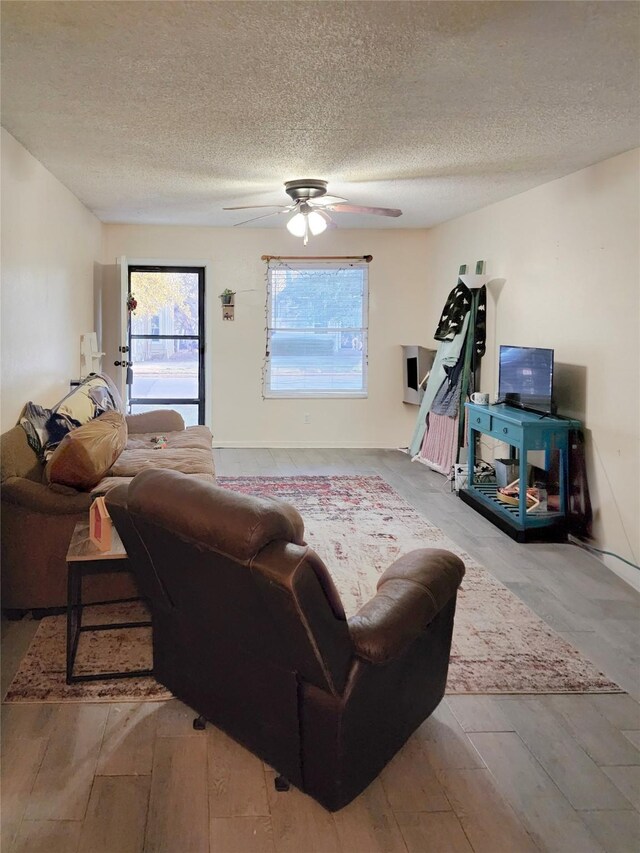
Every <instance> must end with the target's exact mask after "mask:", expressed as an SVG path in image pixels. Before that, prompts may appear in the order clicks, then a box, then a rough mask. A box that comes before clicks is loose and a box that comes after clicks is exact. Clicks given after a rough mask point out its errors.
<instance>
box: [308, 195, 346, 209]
mask: <svg viewBox="0 0 640 853" xmlns="http://www.w3.org/2000/svg"><path fill="white" fill-rule="evenodd" d="M343 201H347V199H346V198H340V196H339V195H321V196H319V197H318V198H312V199H309V203H310V204H312V205H313V206H314V207H326V205H328V204H342V202H343Z"/></svg>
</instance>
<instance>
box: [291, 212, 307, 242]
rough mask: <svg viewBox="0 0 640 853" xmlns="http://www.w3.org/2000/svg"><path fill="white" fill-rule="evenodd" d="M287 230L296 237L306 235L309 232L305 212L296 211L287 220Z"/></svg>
mask: <svg viewBox="0 0 640 853" xmlns="http://www.w3.org/2000/svg"><path fill="white" fill-rule="evenodd" d="M287 231H288V232H289V234H293V236H294V237H304V236H305V234H306V233H307V220H306V217H305V216H304V214H303V213H294V215H293V216H292V217H291V219H290V220H289V221H288V222H287Z"/></svg>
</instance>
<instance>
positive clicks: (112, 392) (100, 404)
mask: <svg viewBox="0 0 640 853" xmlns="http://www.w3.org/2000/svg"><path fill="white" fill-rule="evenodd" d="M122 408H123V406H122V400H121V399H120V394H119V393H118V389H117V388H116V386H115V385H114V383H113V382H112V380H111V379H110V378H109V377H108V376H105V375H103V374H101V373H91V374H90V375H89V376H87V378H86V379H83V381H82V382H81V383H80V385H78V386H77V388H74V389H73V391H71V392H70V393H69V394H67V396H66V397H64V398H63V399H62V400H61V401H60V402H59V403H58V404H57V405H56V406H54V407H53V409H52V410H51V414H50V416H49V419H48V421H47V423H46V431H47V435H46V441H45V442H44V455H45V457H46V458H47V459H49V457H50V456H51V453H52V451H53V450H54V449H55V448H56V447H57V445H58V444H60V442H61V441H62V440H63V438H64V437H65V436H66V435H67V434H68V433H69V432H71V430H73V429H76V428H77V427H79V426H82V425H83V424H86V423H88V422H89V421H91V420H93V418H97V417H98V416H99V415H101V414H103V413H104V412H107V411H116V412H119V411H122Z"/></svg>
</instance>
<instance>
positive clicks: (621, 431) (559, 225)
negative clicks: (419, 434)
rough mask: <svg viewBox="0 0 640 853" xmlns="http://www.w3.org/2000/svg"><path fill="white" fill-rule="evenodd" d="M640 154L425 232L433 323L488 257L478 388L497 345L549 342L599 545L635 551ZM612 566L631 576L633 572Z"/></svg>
mask: <svg viewBox="0 0 640 853" xmlns="http://www.w3.org/2000/svg"><path fill="white" fill-rule="evenodd" d="M639 155H640V152H639V151H637V150H636V151H631V152H627V153H626V154H621V155H620V156H618V157H614V158H612V159H610V160H606V161H604V162H602V163H598V164H597V165H595V166H591V167H590V168H588V169H584V170H582V171H580V172H576V173H574V174H572V175H568V176H567V177H564V178H561V179H559V180H556V181H553V182H551V183H548V184H545V185H543V186H540V187H537V188H536V189H533V190H529V191H528V192H526V193H522V194H521V195H518V196H515V197H513V198H510V199H507V200H506V201H502V202H499V203H497V204H494V205H491V206H490V207H487V208H484V209H483V210H479V211H477V212H475V213H471V214H468V215H466V216H463V217H460V218H459V219H455V220H452V221H451V222H447V223H445V224H443V225H441V226H438V227H437V228H434V229H432V230H430V231H429V232H428V235H427V246H428V252H429V264H428V272H427V287H428V289H429V292H430V298H429V303H428V309H427V311H428V313H427V317H426V320H427V328H432V327H433V326H434V325H435V323H436V321H437V319H438V315H439V312H440V310H441V307H442V304H443V301H444V298H445V296H446V294H447V292H448V291H449V290H450V288H451V286H452V285H453V284H454V283H455V272H456V271H457V269H458V266H459V265H460V264H461V263H465V262H466V263H469V264H472V267H471V269H473V268H474V266H475V262H476V260H479V259H483V260H486V262H487V272H488V273H489V274H490V275H491V276H493V277H495V278H496V279H504V284H501V283H499V282H495V283H494V284H493V285H491V286H490V287H489V291H490V297H489V305H488V308H489V314H488V325H489V328H488V348H487V353H486V355H485V357H484V359H483V362H482V383H481V384H482V390H483V391H489V392H490V393H491V395H492V397H493V395H494V393H495V390H496V382H497V369H496V368H497V348H498V346H499V345H500V344H514V345H522V346H540V347H552V348H553V349H555V358H556V362H559V367H558V371H557V378H558V383H557V392H558V402H559V407H560V408H559V412H560V414H566V415H573V416H575V417H577V418H580V419H581V420H582V421H583V422H584V425H585V429H586V436H587V442H588V447H587V451H588V464H589V485H590V490H591V498H592V502H593V505H594V511H595V525H594V529H595V534H596V544H597V545H598V546H599V547H601V548H604V549H607V550H611V551H614V552H616V553H618V554H620V555H621V556H623V557H625V558H627V559H629V560H631V561H632V562H635V563H638V561H639V559H640V533H639V529H640V525H639V524H638V520H639V519H640V507H639V501H638V496H639V490H638V483H639V482H640V463H639V451H640V438H639V436H640V433H639V429H638V423H639V414H640V411H639V404H638V399H639V396H640V352H639V338H640V323H639V319H640V318H639V294H640V285H639V273H640V265H639V258H638V237H639V229H640V221H639V210H638V208H639V192H638V188H639V186H640V156H639ZM607 563H608V565H610V566H611V568H613V569H614V570H615V571H619V573H620V574H622V575H623V576H625V577H626V578H627V579H629V580H632V581H634V582H635V583H636V584H637V583H638V580H639V578H640V573H639V572H638V571H637V570H635V569H633V568H631V567H625V565H624V564H623V563H621V562H620V561H617V560H608V561H607Z"/></svg>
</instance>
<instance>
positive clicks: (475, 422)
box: [469, 412, 491, 432]
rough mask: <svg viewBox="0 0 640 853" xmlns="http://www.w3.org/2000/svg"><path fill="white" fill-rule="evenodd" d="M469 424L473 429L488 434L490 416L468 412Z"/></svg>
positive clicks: (484, 413) (483, 413)
mask: <svg viewBox="0 0 640 853" xmlns="http://www.w3.org/2000/svg"><path fill="white" fill-rule="evenodd" d="M469 423H470V425H471V426H472V427H473V429H477V430H485V431H487V432H488V431H489V430H490V429H491V415H490V414H489V412H469Z"/></svg>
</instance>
